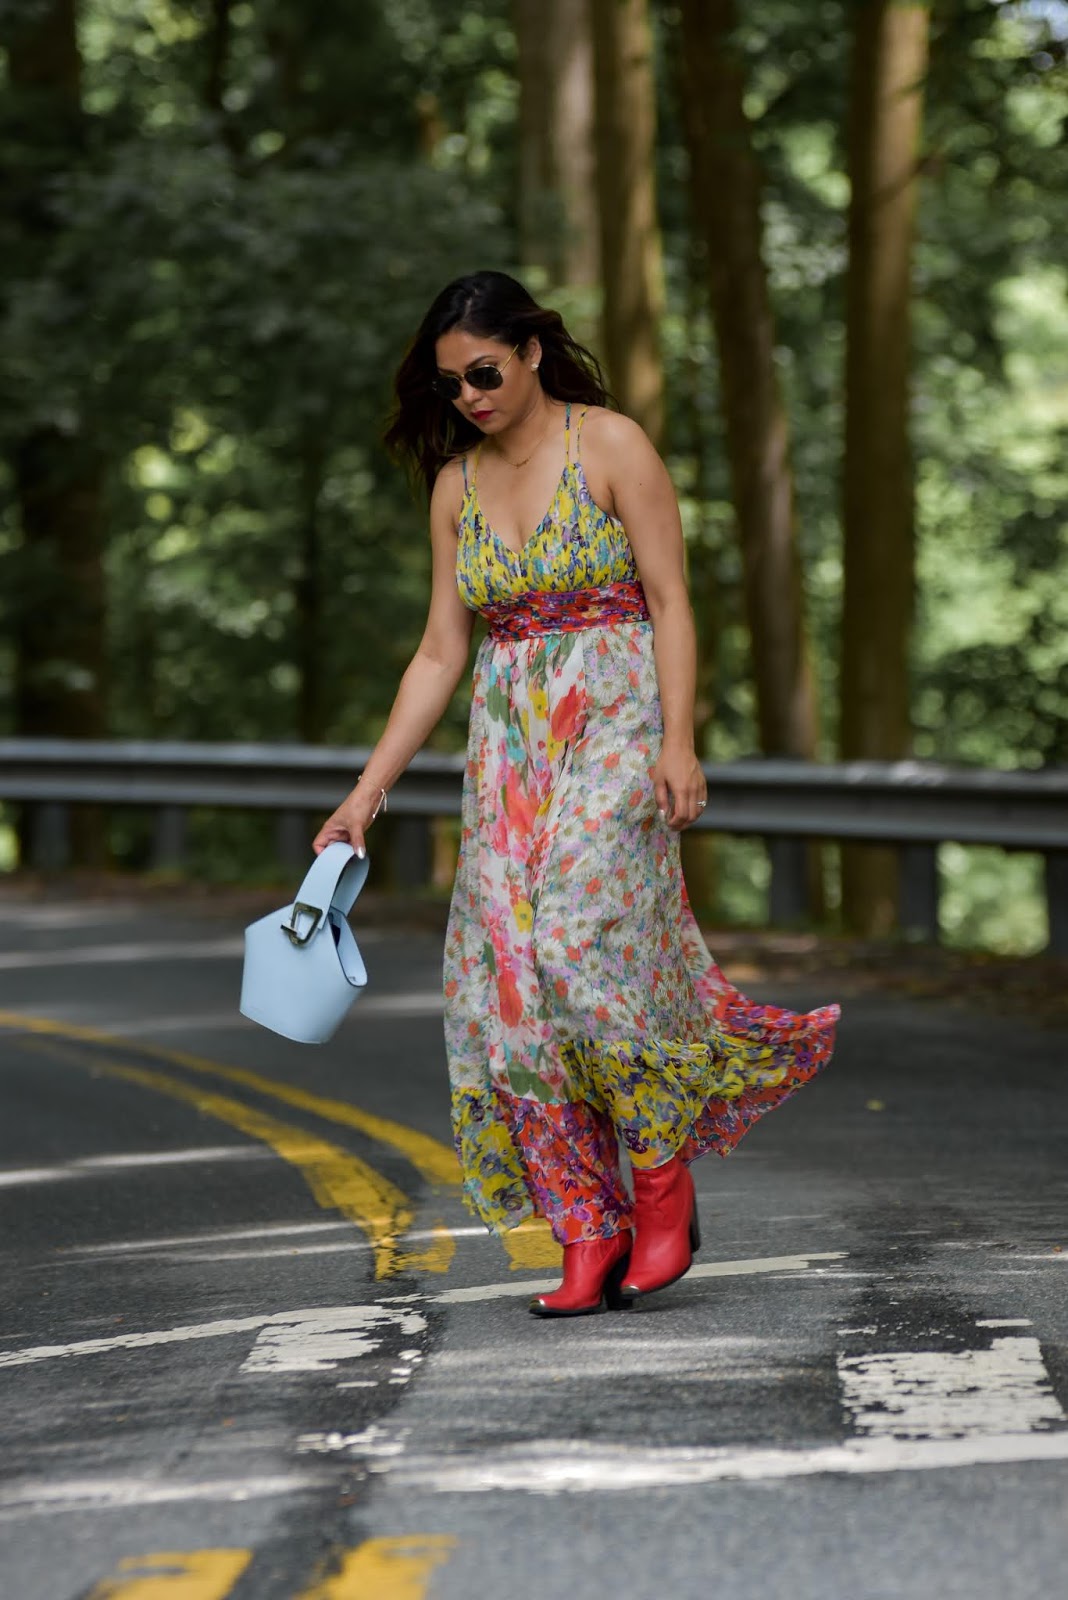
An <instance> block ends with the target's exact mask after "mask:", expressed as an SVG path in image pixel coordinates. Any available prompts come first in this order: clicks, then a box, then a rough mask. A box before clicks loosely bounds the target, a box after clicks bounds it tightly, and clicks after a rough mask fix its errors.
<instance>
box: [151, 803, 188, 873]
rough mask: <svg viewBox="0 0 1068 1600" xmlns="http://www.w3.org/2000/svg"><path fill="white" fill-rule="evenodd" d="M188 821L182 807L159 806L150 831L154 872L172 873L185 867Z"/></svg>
mask: <svg viewBox="0 0 1068 1600" xmlns="http://www.w3.org/2000/svg"><path fill="white" fill-rule="evenodd" d="M187 823H188V819H187V816H186V812H185V810H184V808H183V807H182V806H161V807H160V809H159V810H158V811H157V812H156V819H155V822H154V824H153V829H152V867H153V870H154V871H156V872H168V871H173V870H174V869H175V868H177V867H181V866H184V865H185V855H186V845H187V843H188V838H189V829H188V826H187Z"/></svg>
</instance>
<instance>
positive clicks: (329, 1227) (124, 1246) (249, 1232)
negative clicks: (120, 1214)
mask: <svg viewBox="0 0 1068 1600" xmlns="http://www.w3.org/2000/svg"><path fill="white" fill-rule="evenodd" d="M351 1227H352V1223H351V1222H276V1223H272V1224H271V1225H270V1226H269V1227H264V1228H219V1229H214V1228H210V1229H207V1230H206V1231H205V1232H204V1233H172V1234H166V1235H164V1236H163V1237H161V1238H156V1239H121V1240H119V1241H117V1242H116V1243H112V1244H75V1245H71V1246H69V1247H68V1248H67V1249H66V1250H63V1251H62V1252H61V1254H63V1255H71V1256H102V1255H112V1254H116V1255H126V1254H128V1253H130V1252H132V1251H135V1250H178V1249H180V1248H181V1247H182V1246H183V1245H187V1244H192V1245H209V1244H223V1243H225V1242H227V1241H229V1240H235V1239H271V1238H280V1237H285V1236H287V1235H293V1236H294V1237H297V1236H299V1235H301V1234H306V1233H338V1232H341V1231H342V1230H347V1229H350V1228H351Z"/></svg>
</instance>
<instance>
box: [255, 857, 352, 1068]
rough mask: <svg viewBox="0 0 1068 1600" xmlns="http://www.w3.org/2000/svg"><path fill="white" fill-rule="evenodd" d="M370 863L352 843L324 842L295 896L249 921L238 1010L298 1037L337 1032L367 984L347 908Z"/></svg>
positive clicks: (321, 1037) (317, 1038) (320, 1038)
mask: <svg viewBox="0 0 1068 1600" xmlns="http://www.w3.org/2000/svg"><path fill="white" fill-rule="evenodd" d="M369 866H370V861H369V859H368V858H367V857H366V856H364V858H363V860H362V861H361V860H360V859H359V857H358V856H357V855H356V853H355V851H354V850H353V848H352V846H351V845H350V844H344V843H342V842H341V841H340V840H338V841H335V842H334V843H333V844H328V845H327V846H326V848H325V850H323V852H322V854H321V855H319V856H317V857H316V858H315V860H314V862H313V863H312V865H311V867H310V869H309V871H308V874H307V876H306V878H305V879H304V882H303V883H302V884H301V886H300V888H299V889H298V890H297V897H296V899H295V900H294V901H293V904H292V905H289V906H283V907H282V908H281V910H279V911H272V912H271V913H270V915H269V916H266V917H261V918H260V919H259V921H258V922H253V923H250V924H249V926H248V927H247V928H246V929H245V965H244V970H243V972H242V974H241V1012H242V1015H243V1016H246V1017H250V1018H251V1019H252V1021H253V1022H259V1023H262V1024H263V1026H264V1027H265V1028H271V1029H272V1030H273V1031H274V1032H275V1033H280V1034H281V1035H282V1037H283V1038H285V1039H295V1040H296V1041H297V1042H298V1044H324V1043H325V1042H326V1040H327V1039H329V1038H330V1037H331V1036H332V1035H333V1034H334V1032H335V1031H336V1029H337V1027H338V1024H339V1023H340V1021H341V1019H342V1017H343V1016H344V1015H345V1013H346V1011H347V1010H348V1009H349V1006H350V1005H351V1004H352V1002H353V1001H354V1000H355V999H356V998H357V996H358V995H360V994H362V993H363V990H364V988H365V987H366V984H367V968H366V967H365V966H364V964H363V957H362V956H361V954H360V951H359V947H358V945H357V943H356V940H355V939H354V937H353V933H352V929H351V928H350V927H349V925H348V922H347V920H346V914H347V913H348V912H349V911H351V910H352V907H353V906H354V905H355V903H356V896H357V895H358V894H359V892H360V890H361V889H362V888H363V886H364V884H365V883H366V881H367V871H368V868H369Z"/></svg>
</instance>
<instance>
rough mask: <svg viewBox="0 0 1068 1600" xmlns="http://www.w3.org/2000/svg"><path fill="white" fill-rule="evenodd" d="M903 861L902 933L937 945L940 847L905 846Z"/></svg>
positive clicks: (923, 845) (901, 864) (901, 848)
mask: <svg viewBox="0 0 1068 1600" xmlns="http://www.w3.org/2000/svg"><path fill="white" fill-rule="evenodd" d="M899 860H900V869H899V870H900V912H899V914H900V917H901V931H902V933H903V934H905V935H906V937H911V938H913V939H915V938H921V939H925V940H927V941H928V942H929V943H930V944H937V943H938V938H939V928H938V889H939V884H938V846H937V845H936V844H903V845H902V846H901V847H900V853H899Z"/></svg>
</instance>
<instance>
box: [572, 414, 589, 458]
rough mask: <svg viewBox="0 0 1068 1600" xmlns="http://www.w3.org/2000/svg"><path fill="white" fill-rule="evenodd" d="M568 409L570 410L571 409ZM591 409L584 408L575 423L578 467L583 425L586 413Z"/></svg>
mask: <svg viewBox="0 0 1068 1600" xmlns="http://www.w3.org/2000/svg"><path fill="white" fill-rule="evenodd" d="M568 409H570V407H569V408H568ZM589 409H590V408H589V406H583V408H582V410H581V411H580V412H579V414H578V421H577V422H576V423H575V465H576V466H578V459H579V439H580V438H581V436H582V424H583V423H584V422H585V420H586V413H587V411H588V410H589ZM569 459H570V458H569Z"/></svg>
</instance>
